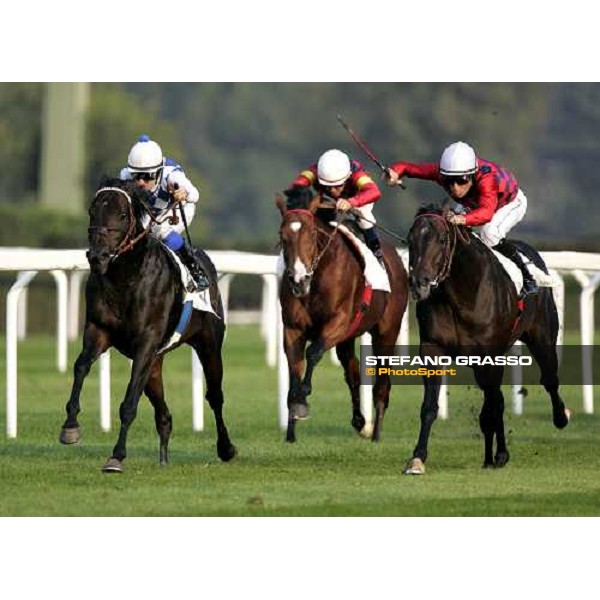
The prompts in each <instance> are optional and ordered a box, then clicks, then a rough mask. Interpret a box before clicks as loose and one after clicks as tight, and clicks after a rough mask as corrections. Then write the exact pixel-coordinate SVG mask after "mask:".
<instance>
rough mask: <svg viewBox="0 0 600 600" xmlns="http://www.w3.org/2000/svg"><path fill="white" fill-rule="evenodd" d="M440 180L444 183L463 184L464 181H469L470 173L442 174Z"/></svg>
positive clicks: (448, 184) (449, 184)
mask: <svg viewBox="0 0 600 600" xmlns="http://www.w3.org/2000/svg"><path fill="white" fill-rule="evenodd" d="M442 181H443V182H444V185H447V186H451V185H452V184H454V183H457V184H458V185H465V183H469V181H471V176H470V175H444V176H443V177H442Z"/></svg>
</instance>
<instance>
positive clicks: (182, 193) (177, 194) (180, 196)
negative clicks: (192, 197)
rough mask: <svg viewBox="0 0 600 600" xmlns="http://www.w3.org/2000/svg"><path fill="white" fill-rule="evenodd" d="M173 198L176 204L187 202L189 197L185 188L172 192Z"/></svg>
mask: <svg viewBox="0 0 600 600" xmlns="http://www.w3.org/2000/svg"><path fill="white" fill-rule="evenodd" d="M171 196H172V197H173V200H175V202H185V201H186V200H187V197H188V193H187V190H186V189H184V188H181V187H180V188H177V189H176V190H173V191H172V192H171Z"/></svg>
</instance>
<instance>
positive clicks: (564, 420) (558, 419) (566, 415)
mask: <svg viewBox="0 0 600 600" xmlns="http://www.w3.org/2000/svg"><path fill="white" fill-rule="evenodd" d="M570 420H571V410H570V409H569V408H565V410H564V412H562V413H559V414H558V415H555V416H554V427H556V428H557V429H564V428H565V427H566V426H567V425H568V424H569V421H570Z"/></svg>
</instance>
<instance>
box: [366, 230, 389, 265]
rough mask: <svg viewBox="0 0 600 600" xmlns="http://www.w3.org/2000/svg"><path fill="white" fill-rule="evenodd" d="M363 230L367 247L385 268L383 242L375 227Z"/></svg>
mask: <svg viewBox="0 0 600 600" xmlns="http://www.w3.org/2000/svg"><path fill="white" fill-rule="evenodd" d="M362 232H363V235H364V236H365V243H366V244H367V248H368V249H369V250H370V251H371V252H372V253H373V254H374V255H375V258H376V259H377V260H378V261H379V264H380V265H381V266H382V267H383V268H384V269H385V261H384V260H383V251H382V250H381V244H380V243H379V237H378V236H377V232H376V231H375V227H371V229H363V230H362Z"/></svg>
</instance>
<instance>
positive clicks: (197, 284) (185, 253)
mask: <svg viewBox="0 0 600 600" xmlns="http://www.w3.org/2000/svg"><path fill="white" fill-rule="evenodd" d="M175 254H177V256H178V257H179V258H180V260H181V262H182V263H183V264H184V265H185V266H186V267H187V269H188V271H189V272H190V275H191V276H192V280H193V281H192V284H193V285H189V286H188V288H187V290H188V292H201V291H202V290H205V289H206V288H207V287H209V286H210V281H209V280H208V277H207V276H206V275H205V273H204V271H203V270H202V269H201V268H200V265H199V264H198V263H197V262H196V258H195V257H194V254H193V251H192V249H191V248H190V246H188V245H187V244H184V245H183V246H181V248H179V250H176V251H175Z"/></svg>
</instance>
